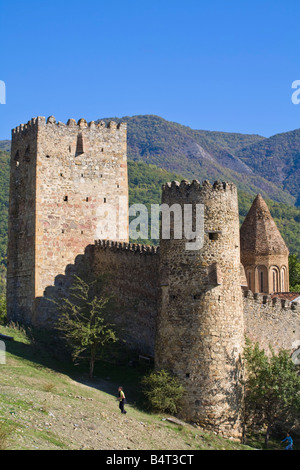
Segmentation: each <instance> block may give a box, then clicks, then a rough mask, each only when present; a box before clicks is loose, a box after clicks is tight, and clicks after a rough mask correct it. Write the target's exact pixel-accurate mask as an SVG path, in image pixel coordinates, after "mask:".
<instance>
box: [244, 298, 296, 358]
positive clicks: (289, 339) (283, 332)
mask: <svg viewBox="0 0 300 470" xmlns="http://www.w3.org/2000/svg"><path fill="white" fill-rule="evenodd" d="M243 304H244V318H245V334H246V335H247V336H248V337H249V338H250V339H251V340H252V341H253V342H258V343H259V345H260V348H261V349H264V350H265V351H266V353H270V350H269V345H271V346H272V348H273V349H274V351H275V352H278V351H279V350H280V349H286V350H288V351H290V352H291V354H292V353H293V352H294V351H295V350H297V349H298V348H299V347H300V304H297V303H290V302H288V301H286V300H282V299H279V298H274V299H272V298H271V296H270V295H263V294H253V293H252V292H251V291H245V292H244V299H243Z"/></svg>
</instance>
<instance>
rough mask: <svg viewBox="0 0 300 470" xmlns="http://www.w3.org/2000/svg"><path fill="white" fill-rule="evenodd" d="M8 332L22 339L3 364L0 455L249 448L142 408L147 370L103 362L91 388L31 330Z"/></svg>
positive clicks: (13, 345) (78, 369) (9, 350)
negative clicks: (122, 406)
mask: <svg viewBox="0 0 300 470" xmlns="http://www.w3.org/2000/svg"><path fill="white" fill-rule="evenodd" d="M0 333H2V334H3V333H4V334H6V335H12V336H13V337H14V339H15V341H13V342H8V341H7V342H6V348H7V352H6V364H5V365H0V410H1V414H0V450H1V449H3V448H9V449H10V450H81V449H82V450H83V449H85V450H93V449H95V450H133V449H134V450H144V449H145V450H172V449H173V450H188V451H189V452H191V451H196V450H208V449H209V450H214V449H215V450H246V449H249V447H246V446H243V445H241V444H240V443H237V442H233V441H231V440H226V439H222V438H220V437H217V436H216V435H215V434H210V433H207V432H205V431H204V430H203V429H201V428H199V427H196V426H192V425H189V424H185V425H180V424H174V423H171V422H169V421H167V418H169V417H168V416H167V415H156V414H149V413H146V412H145V411H143V410H142V409H140V408H139V407H138V406H137V404H136V402H137V401H138V400H139V395H138V390H139V382H140V379H141V377H142V375H143V374H145V372H146V369H145V368H144V367H142V366H138V367H136V368H132V367H129V366H128V365H127V363H124V364H122V365H121V366H117V365H114V364H105V363H99V364H97V365H96V370H95V375H96V377H95V378H94V379H93V380H92V381H90V380H88V379H87V375H86V374H85V370H86V369H84V368H81V366H79V367H74V366H72V365H71V364H69V363H67V362H64V361H62V360H60V361H58V360H56V359H53V358H51V355H50V354H49V351H47V350H44V346H43V345H42V346H41V344H40V342H39V341H37V339H36V338H35V341H32V339H31V337H32V335H28V334H25V332H24V330H23V331H21V330H20V329H16V328H4V327H0ZM45 340H46V338H44V339H43V344H45ZM48 347H49V341H48ZM120 384H122V385H123V387H124V390H125V391H126V395H127V399H128V405H127V406H126V408H127V415H121V414H120V412H119V410H118V403H117V401H116V394H117V389H118V386H119V385H120ZM5 438H6V439H5ZM256 445H257V443H256Z"/></svg>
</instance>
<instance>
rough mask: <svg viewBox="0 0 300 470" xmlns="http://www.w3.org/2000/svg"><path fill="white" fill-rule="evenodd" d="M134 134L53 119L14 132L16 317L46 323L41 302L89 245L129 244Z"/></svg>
mask: <svg viewBox="0 0 300 470" xmlns="http://www.w3.org/2000/svg"><path fill="white" fill-rule="evenodd" d="M126 135H127V130H126V125H122V126H119V127H118V128H116V126H110V127H97V128H96V127H95V126H90V127H89V126H88V124H87V123H86V121H85V120H84V119H80V120H79V122H78V125H74V121H73V120H69V121H68V125H63V126H61V125H58V124H56V120H55V118H54V117H53V116H51V117H50V118H48V120H47V124H46V121H45V118H42V117H38V118H36V119H33V120H32V121H30V122H29V123H28V124H27V125H26V126H23V127H21V128H16V129H14V130H13V131H12V151H11V181H10V210H9V243H8V270H7V286H8V288H7V291H8V314H9V317H10V318H11V319H15V320H18V319H22V320H23V321H31V320H32V318H33V316H34V317H35V320H37V321H38V315H36V312H35V298H36V297H40V296H43V293H44V291H45V289H46V288H47V286H51V285H53V283H54V280H55V278H56V277H57V275H59V274H64V272H65V268H66V266H67V265H68V264H69V263H73V262H74V260H75V257H76V256H77V255H78V254H80V253H84V249H85V247H86V246H87V245H88V244H91V243H93V242H94V240H96V239H98V238H111V239H115V240H120V241H128V183H127V153H126V146H127V141H126ZM25 155H27V157H26V158H25Z"/></svg>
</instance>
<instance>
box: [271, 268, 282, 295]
mask: <svg viewBox="0 0 300 470" xmlns="http://www.w3.org/2000/svg"><path fill="white" fill-rule="evenodd" d="M270 282H271V286H272V288H271V290H272V292H279V291H280V284H279V269H278V268H276V267H274V268H271V278H270Z"/></svg>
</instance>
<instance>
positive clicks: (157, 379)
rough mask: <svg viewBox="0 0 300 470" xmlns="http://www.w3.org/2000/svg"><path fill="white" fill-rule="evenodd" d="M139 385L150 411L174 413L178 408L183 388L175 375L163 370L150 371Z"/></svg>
mask: <svg viewBox="0 0 300 470" xmlns="http://www.w3.org/2000/svg"><path fill="white" fill-rule="evenodd" d="M141 385H142V393H143V395H144V397H145V399H146V402H147V407H148V408H149V409H150V410H151V411H154V412H167V413H170V414H176V413H177V412H178V411H179V410H180V407H181V400H182V396H183V393H184V388H183V387H182V385H180V383H179V381H178V379H177V377H175V376H173V375H171V374H170V373H168V372H166V371H165V370H157V371H152V372H150V374H148V375H146V376H145V377H143V379H142V381H141Z"/></svg>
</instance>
